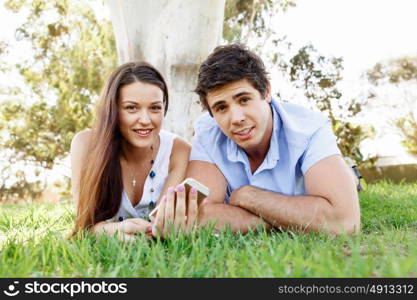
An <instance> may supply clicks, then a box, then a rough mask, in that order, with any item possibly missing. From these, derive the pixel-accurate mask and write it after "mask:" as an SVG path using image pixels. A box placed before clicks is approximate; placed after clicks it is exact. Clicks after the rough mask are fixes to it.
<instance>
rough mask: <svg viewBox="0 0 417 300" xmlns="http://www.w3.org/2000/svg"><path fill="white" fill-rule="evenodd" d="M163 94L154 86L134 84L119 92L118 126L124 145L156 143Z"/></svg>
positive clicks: (160, 121)
mask: <svg viewBox="0 0 417 300" xmlns="http://www.w3.org/2000/svg"><path fill="white" fill-rule="evenodd" d="M163 99H164V93H163V92H162V90H161V89H160V88H159V87H158V86H156V85H153V84H149V83H144V82H140V81H137V82H134V83H131V84H128V85H125V86H123V87H122V88H121V89H120V93H119V99H118V101H119V102H118V104H119V127H120V131H121V133H122V135H123V137H124V139H125V141H126V142H127V143H129V144H130V145H132V146H134V147H138V148H143V147H150V146H151V145H152V144H154V142H155V141H156V138H157V137H158V136H159V131H160V130H161V126H162V121H163V119H164V103H163Z"/></svg>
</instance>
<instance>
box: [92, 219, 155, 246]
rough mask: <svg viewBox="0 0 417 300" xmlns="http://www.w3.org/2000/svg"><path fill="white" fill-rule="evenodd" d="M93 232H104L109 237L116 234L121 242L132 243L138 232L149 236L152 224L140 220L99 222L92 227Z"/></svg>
mask: <svg viewBox="0 0 417 300" xmlns="http://www.w3.org/2000/svg"><path fill="white" fill-rule="evenodd" d="M93 232H94V233H95V234H97V233H102V232H104V233H106V234H107V235H109V236H113V235H114V234H117V236H118V237H119V239H121V240H123V241H133V240H134V239H135V236H134V235H135V234H136V233H138V232H145V233H146V234H148V235H149V234H150V233H151V232H152V223H150V222H148V221H146V220H144V219H140V218H130V219H125V220H124V221H122V222H112V223H106V222H100V223H98V224H96V225H95V226H94V228H93Z"/></svg>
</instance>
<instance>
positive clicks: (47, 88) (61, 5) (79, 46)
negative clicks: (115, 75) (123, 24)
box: [0, 0, 116, 169]
mask: <svg viewBox="0 0 417 300" xmlns="http://www.w3.org/2000/svg"><path fill="white" fill-rule="evenodd" d="M5 6H6V8H8V9H9V10H11V11H13V12H15V13H17V12H21V13H26V14H27V18H26V20H25V22H24V23H23V24H22V25H21V26H20V27H19V28H18V29H17V31H16V36H17V37H18V39H19V40H20V42H21V43H24V42H26V43H30V45H31V47H32V50H33V53H34V55H33V57H29V58H27V59H26V60H25V61H23V62H20V63H18V64H16V65H15V66H14V67H15V68H16V69H17V70H18V71H19V73H20V75H21V76H22V78H23V80H24V82H25V84H26V87H27V88H29V95H27V94H23V93H19V92H15V93H14V94H9V95H8V97H9V100H8V101H5V102H4V103H2V104H1V107H0V117H1V123H0V124H1V126H2V129H4V130H6V131H7V132H8V134H7V136H6V135H3V136H2V137H1V138H2V143H1V145H2V146H1V149H0V150H3V149H13V150H14V154H13V156H14V158H16V159H18V160H24V161H31V162H34V164H35V165H39V166H41V167H43V168H48V169H51V168H52V167H53V166H54V163H56V162H57V161H59V160H60V159H63V158H64V157H66V156H67V155H68V151H69V147H70V143H71V140H72V137H73V136H74V134H75V133H76V132H78V131H80V130H81V129H84V128H86V127H89V126H90V125H91V122H92V117H93V116H92V111H93V103H94V102H95V101H96V99H97V98H98V94H99V92H100V90H101V88H102V85H103V81H104V79H105V77H106V76H107V74H108V73H109V72H110V70H112V69H113V68H114V67H115V65H116V49H115V42H114V37H113V33H112V27H111V23H110V22H109V21H107V20H101V19H97V17H96V16H95V15H94V13H93V10H92V8H91V7H90V5H89V2H87V1H82V0H76V1H68V0H66V1H61V0H59V1H58V0H55V1H47V0H33V1H23V0H9V1H7V2H6V4H5Z"/></svg>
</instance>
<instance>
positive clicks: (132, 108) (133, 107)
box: [126, 105, 136, 110]
mask: <svg viewBox="0 0 417 300" xmlns="http://www.w3.org/2000/svg"><path fill="white" fill-rule="evenodd" d="M126 109H127V110H135V109H136V106H134V105H128V106H126Z"/></svg>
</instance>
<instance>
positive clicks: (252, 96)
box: [207, 79, 272, 152]
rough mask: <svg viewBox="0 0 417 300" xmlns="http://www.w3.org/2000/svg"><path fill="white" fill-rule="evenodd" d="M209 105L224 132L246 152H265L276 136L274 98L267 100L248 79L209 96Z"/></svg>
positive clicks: (233, 83)
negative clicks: (273, 125)
mask: <svg viewBox="0 0 417 300" xmlns="http://www.w3.org/2000/svg"><path fill="white" fill-rule="evenodd" d="M207 103H208V105H209V107H210V110H211V112H212V114H213V117H214V119H215V120H216V122H217V124H218V125H219V126H220V129H221V130H222V132H223V133H224V134H225V135H227V136H228V137H229V138H230V139H232V140H233V141H234V142H235V143H236V144H238V145H239V146H240V147H241V148H242V149H244V150H245V151H246V152H253V151H255V152H256V151H262V147H263V146H265V145H268V144H269V139H270V137H271V133H272V113H271V107H270V105H269V104H270V103H271V97H270V91H269V89H268V91H267V93H266V96H265V99H262V96H261V94H260V93H259V91H258V90H257V89H255V88H254V87H253V85H252V84H251V83H250V82H249V81H248V80H246V79H242V80H237V81H234V82H231V83H229V84H226V85H224V86H222V87H220V88H217V89H215V90H213V91H211V92H209V93H208V94H207Z"/></svg>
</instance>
